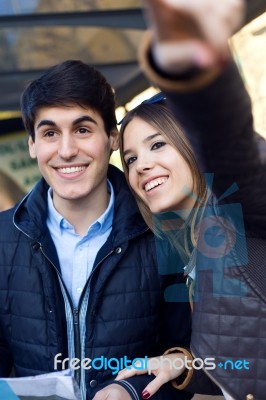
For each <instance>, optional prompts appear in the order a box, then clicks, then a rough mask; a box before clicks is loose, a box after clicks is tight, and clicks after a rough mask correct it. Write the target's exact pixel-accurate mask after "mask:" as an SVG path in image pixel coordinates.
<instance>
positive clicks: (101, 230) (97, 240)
mask: <svg viewBox="0 0 266 400" xmlns="http://www.w3.org/2000/svg"><path fill="white" fill-rule="evenodd" d="M107 185H108V191H109V193H110V201H109V204H108V207H107V209H106V210H105V212H104V213H103V214H102V215H101V216H100V217H99V218H98V219H97V220H96V221H95V222H94V223H93V224H91V226H89V227H88V230H87V233H86V235H84V236H80V235H78V234H77V233H76V232H75V230H74V228H73V226H72V225H71V224H70V223H69V222H68V221H67V220H66V219H65V218H64V217H63V216H62V215H60V214H59V213H58V212H57V210H56V209H55V207H54V204H53V200H52V189H51V188H50V189H49V191H48V217H47V221H46V223H47V227H48V229H49V231H50V234H51V237H52V239H53V242H54V244H55V247H56V250H57V254H58V258H59V262H60V268H61V275H62V278H63V281H64V283H65V285H66V287H67V290H68V293H69V295H70V297H71V298H72V301H73V304H74V307H75V308H76V307H77V306H78V302H79V298H80V295H81V293H82V290H83V288H84V286H85V284H86V282H87V279H88V277H89V275H90V273H91V270H92V267H93V264H94V261H95V258H96V256H97V253H98V251H99V250H100V248H101V247H102V246H103V245H104V243H105V242H106V240H107V238H108V236H109V235H110V232H111V230H112V224H113V216H114V200H115V196H114V190H113V187H112V185H111V182H110V181H107Z"/></svg>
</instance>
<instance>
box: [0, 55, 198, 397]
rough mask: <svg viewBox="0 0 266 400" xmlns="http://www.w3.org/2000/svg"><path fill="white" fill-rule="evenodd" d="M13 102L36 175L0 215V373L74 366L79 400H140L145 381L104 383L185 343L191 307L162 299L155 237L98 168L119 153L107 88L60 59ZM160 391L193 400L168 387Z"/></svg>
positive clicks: (120, 180)
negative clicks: (17, 102)
mask: <svg viewBox="0 0 266 400" xmlns="http://www.w3.org/2000/svg"><path fill="white" fill-rule="evenodd" d="M21 105H22V115H23V120H24V124H25V127H26V129H27V131H28V132H29V151H30V155H31V157H33V158H36V159H37V161H38V165H39V169H40V171H41V173H42V176H43V178H42V179H41V180H40V182H39V183H38V184H37V185H36V186H35V187H34V188H33V190H32V191H31V192H30V193H29V194H28V195H27V196H26V197H25V198H24V199H23V201H22V202H21V203H20V204H19V205H18V206H17V207H15V208H14V209H11V210H9V211H6V212H3V213H2V214H0V226H1V228H0V254H1V257H0V376H2V377H6V376H8V375H9V373H10V371H11V369H12V367H13V368H14V370H15V374H16V375H17V376H28V375H36V374H41V373H45V372H52V371H54V370H56V369H63V368H66V367H67V366H69V365H70V366H73V365H74V367H75V368H74V370H75V375H76V378H77V380H78V382H79V384H80V387H81V391H82V396H83V400H85V399H91V398H93V397H94V395H95V393H96V392H98V393H97V395H96V396H97V398H105V399H107V398H109V399H110V398H116V399H117V400H119V399H123V400H127V399H138V398H139V397H140V392H141V390H142V389H143V387H144V386H145V385H146V384H147V382H148V381H149V380H151V377H150V376H148V377H146V376H140V377H133V378H130V379H128V380H126V381H123V382H120V383H114V384H112V382H113V380H114V377H115V374H114V372H116V373H117V372H118V370H119V369H122V368H124V367H126V366H129V365H130V364H131V362H132V360H133V359H134V358H137V357H145V356H149V357H151V356H155V355H158V354H161V353H162V352H163V351H165V350H166V349H167V348H168V347H169V346H170V347H171V346H173V345H175V346H176V345H177V344H178V345H180V346H187V345H188V343H189V336H190V310H189V305H188V304H187V303H166V302H165V301H164V298H163V293H164V290H165V288H166V287H167V285H170V284H171V283H173V280H175V279H176V278H177V277H178V276H177V275H176V274H171V275H167V274H166V275H164V276H162V275H160V274H159V272H158V269H157V262H156V249H155V243H154V239H153V236H152V234H151V232H150V231H149V230H148V228H147V226H146V225H145V223H144V221H143V220H142V218H141V216H140V214H139V211H138V208H137V205H136V203H135V201H134V199H133V197H132V195H131V193H130V191H129V189H128V187H127V184H126V182H125V179H124V176H123V174H122V172H120V171H119V170H118V169H116V168H115V167H112V166H109V165H108V162H109V157H110V154H111V152H112V151H113V150H116V149H117V147H118V132H117V129H116V118H115V101H114V94H113V91H112V89H111V87H110V85H109V84H108V83H107V82H106V80H105V78H104V77H103V76H102V75H101V74H100V73H99V72H98V71H96V70H95V69H94V68H92V67H90V66H88V65H86V64H84V63H82V62H80V61H65V62H63V63H61V64H59V65H56V66H54V67H52V68H50V69H49V70H47V72H46V73H45V74H44V75H43V76H41V77H40V78H39V79H37V80H35V81H34V82H32V83H31V84H30V85H29V86H28V87H27V88H26V89H25V91H24V93H23V95H22V102H21ZM166 263H167V260H166ZM166 278H167V279H166ZM172 278H173V279H172ZM169 315H171V318H170V317H169ZM66 359H67V360H66ZM111 359H112V360H111ZM84 360H85V361H86V362H85V363H82V361H84ZM130 360H131V361H130ZM147 380H148V381H147ZM110 384H112V385H110ZM101 389H102V390H101ZM102 396H104V397H102ZM158 396H159V397H158V399H163V398H164V399H165V398H170V397H171V398H173V399H174V398H176V399H181V400H183V399H184V400H185V399H190V398H191V395H190V394H186V393H184V392H178V391H175V390H174V389H173V388H172V387H171V385H170V384H167V385H165V387H164V388H162V389H161V391H160V392H159V394H158Z"/></svg>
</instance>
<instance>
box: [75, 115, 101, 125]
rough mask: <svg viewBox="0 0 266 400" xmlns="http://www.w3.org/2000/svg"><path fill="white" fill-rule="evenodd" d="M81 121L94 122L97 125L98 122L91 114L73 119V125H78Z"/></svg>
mask: <svg viewBox="0 0 266 400" xmlns="http://www.w3.org/2000/svg"><path fill="white" fill-rule="evenodd" d="M81 122H92V123H93V124H95V125H97V122H96V121H95V119H93V118H92V117H90V116H89V115H82V116H81V117H78V118H77V119H75V120H74V121H73V125H78V124H80V123H81Z"/></svg>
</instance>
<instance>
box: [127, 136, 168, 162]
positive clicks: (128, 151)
mask: <svg viewBox="0 0 266 400" xmlns="http://www.w3.org/2000/svg"><path fill="white" fill-rule="evenodd" d="M157 136H162V134H161V133H159V132H157V133H154V134H153V135H149V136H147V137H145V139H144V140H143V143H147V142H150V141H151V140H152V139H154V138H156V137H157ZM128 153H131V149H128V150H126V151H124V152H123V157H125V156H126V155H127V154H128Z"/></svg>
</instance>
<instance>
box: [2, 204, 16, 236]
mask: <svg viewBox="0 0 266 400" xmlns="http://www.w3.org/2000/svg"><path fill="white" fill-rule="evenodd" d="M14 211H15V207H14V208H10V209H9V210H6V211H1V212H0V242H1V243H3V242H5V241H6V240H8V237H14V234H15V231H16V229H15V226H14V223H13V216H14Z"/></svg>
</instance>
